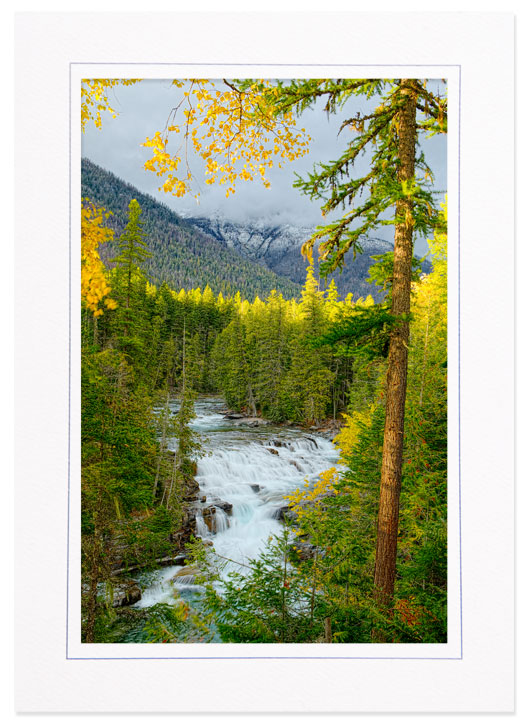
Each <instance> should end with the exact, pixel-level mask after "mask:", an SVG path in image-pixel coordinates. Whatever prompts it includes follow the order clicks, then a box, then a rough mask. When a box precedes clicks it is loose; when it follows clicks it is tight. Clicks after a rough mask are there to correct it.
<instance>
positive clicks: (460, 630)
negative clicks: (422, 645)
mask: <svg viewBox="0 0 525 725" xmlns="http://www.w3.org/2000/svg"><path fill="white" fill-rule="evenodd" d="M458 69H459V78H458V85H459V87H458V498H459V500H458V506H459V640H460V645H461V659H463V568H462V565H463V559H462V546H461V65H460V66H458ZM447 231H448V230H447ZM447 246H448V237H447ZM447 513H448V512H447ZM447 606H448V602H447Z"/></svg>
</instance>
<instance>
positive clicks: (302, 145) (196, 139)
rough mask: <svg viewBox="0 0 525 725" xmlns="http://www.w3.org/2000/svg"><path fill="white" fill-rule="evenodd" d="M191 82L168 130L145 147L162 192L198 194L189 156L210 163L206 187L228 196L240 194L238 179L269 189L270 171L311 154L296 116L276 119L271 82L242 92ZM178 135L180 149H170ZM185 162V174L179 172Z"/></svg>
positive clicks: (303, 130)
mask: <svg viewBox="0 0 525 725" xmlns="http://www.w3.org/2000/svg"><path fill="white" fill-rule="evenodd" d="M174 83H175V82H174ZM188 83H189V90H187V91H184V94H183V98H182V100H181V102H180V103H179V105H178V106H177V107H176V108H174V109H173V110H172V112H171V114H170V117H169V118H168V121H167V123H166V127H165V129H164V131H162V132H160V131H157V132H156V133H155V135H154V136H153V137H152V138H147V139H146V141H145V142H144V144H143V146H145V147H148V148H151V149H152V153H153V155H152V157H151V158H150V159H149V160H148V161H146V163H145V164H144V166H145V168H146V169H147V170H149V171H153V172H154V173H155V174H157V176H159V177H161V178H163V179H164V181H163V184H162V186H161V187H159V189H161V190H163V191H165V192H168V193H172V194H174V195H175V196H179V197H180V196H184V194H186V193H188V192H192V193H193V189H192V187H191V181H192V174H191V171H190V166H189V152H190V151H193V152H194V153H195V154H197V155H198V156H200V157H201V158H202V159H203V161H204V163H205V171H204V173H205V176H206V180H205V183H206V184H214V183H215V182H218V183H219V185H224V186H225V187H226V189H225V191H226V196H227V197H228V196H230V194H234V193H235V183H236V181H237V180H244V181H253V180H254V179H255V178H259V179H260V180H261V181H262V183H263V185H264V186H265V187H267V188H268V187H269V186H270V182H269V181H268V179H267V177H266V172H267V169H270V168H272V167H273V165H274V163H277V164H278V165H279V166H280V165H281V161H293V160H294V159H296V158H298V157H300V156H303V155H304V154H306V153H308V143H309V141H310V137H309V136H308V135H307V134H306V132H305V129H304V128H303V129H297V128H296V121H295V119H294V118H293V116H292V114H291V113H284V114H280V115H279V116H278V115H277V109H276V107H275V106H274V105H273V102H272V97H273V96H274V91H275V90H276V89H274V88H273V87H272V86H271V85H270V83H269V82H268V81H256V82H254V83H253V84H252V85H251V86H249V87H247V88H243V89H242V90H240V89H238V88H236V87H235V86H234V85H233V84H230V83H227V86H228V88H227V89H226V90H224V89H222V88H221V90H217V89H216V85H215V83H214V82H213V81H210V80H192V81H189V82H188ZM175 85H177V86H179V87H181V85H182V84H181V82H180V81H179V82H176V83H175ZM177 134H178V135H179V138H180V139H181V142H180V144H179V145H178V147H177V148H176V149H175V150H174V151H171V150H168V144H169V143H170V141H171V140H173V139H174V138H175V137H176V136H177ZM182 160H184V171H183V172H179V166H180V164H181V162H182ZM194 195H195V196H196V197H198V196H199V193H198V192H197V193H194Z"/></svg>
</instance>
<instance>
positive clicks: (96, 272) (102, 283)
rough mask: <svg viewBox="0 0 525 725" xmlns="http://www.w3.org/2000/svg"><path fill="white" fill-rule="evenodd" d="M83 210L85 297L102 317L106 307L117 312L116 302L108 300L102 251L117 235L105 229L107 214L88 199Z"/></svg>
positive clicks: (93, 310) (82, 279)
mask: <svg viewBox="0 0 525 725" xmlns="http://www.w3.org/2000/svg"><path fill="white" fill-rule="evenodd" d="M84 202H85V203H84V205H83V206H82V210H81V273H80V290H81V298H82V300H83V301H84V302H85V304H86V306H87V308H88V309H89V310H91V311H92V312H93V315H94V316H95V317H100V315H102V314H103V312H104V310H103V307H102V306H101V304H102V302H103V303H104V306H105V307H106V308H107V309H109V310H114V309H115V308H116V306H117V303H116V302H115V300H113V299H111V298H110V297H108V295H109V293H110V292H111V289H110V287H109V285H108V283H107V279H106V270H105V268H104V265H103V263H102V260H101V259H100V256H99V253H98V248H99V246H100V245H101V244H103V243H104V242H106V241H108V240H109V239H111V238H112V237H113V232H112V231H111V230H110V229H107V228H106V227H104V226H103V225H104V220H105V218H106V217H107V213H106V212H105V211H104V209H97V208H96V207H95V206H93V204H91V203H89V202H88V201H87V200H84Z"/></svg>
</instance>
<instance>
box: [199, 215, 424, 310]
mask: <svg viewBox="0 0 525 725" xmlns="http://www.w3.org/2000/svg"><path fill="white" fill-rule="evenodd" d="M186 221H187V222H189V223H190V224H192V225H193V226H194V227H195V228H196V229H199V230H200V231H202V232H204V234H206V235H207V236H208V237H209V238H210V239H214V240H215V241H217V242H220V243H221V244H224V245H225V246H227V247H228V248H229V249H232V250H235V251H237V252H239V253H240V254H242V255H243V256H245V257H246V258H247V259H252V260H253V261H256V262H259V263H262V264H264V265H265V266H266V267H267V268H268V269H270V270H272V271H273V272H275V273H276V274H278V275H281V276H283V277H288V278H289V279H290V280H292V281H293V282H296V283H297V284H299V285H302V284H303V283H304V280H305V276H306V266H307V262H306V260H305V259H304V257H303V256H302V255H301V247H302V245H303V244H304V242H305V241H306V240H307V239H308V238H309V237H310V236H311V235H312V233H313V231H314V229H315V227H301V226H293V225H291V224H286V225H272V224H268V223H267V222H257V221H256V222H246V223H238V222H232V221H229V220H227V219H225V218H224V217H222V216H221V215H219V214H215V215H214V216H212V217H186ZM362 247H363V251H362V252H361V254H357V255H356V257H355V259H354V258H353V255H352V253H349V254H347V257H346V259H345V266H344V267H343V269H342V270H341V272H339V271H336V272H334V273H333V274H331V275H330V276H329V277H328V278H327V279H326V281H324V280H323V281H322V284H323V286H324V287H327V286H328V284H329V283H330V280H331V279H332V278H333V279H335V283H336V285H337V289H338V291H339V295H340V296H341V297H343V298H344V297H346V295H347V294H348V293H352V295H353V298H354V300H355V299H357V298H358V297H366V296H367V295H372V297H373V298H374V299H375V300H376V301H378V300H379V299H380V298H381V296H382V294H381V292H380V291H379V290H378V288H377V287H376V286H375V285H373V284H369V283H368V282H367V281H366V279H367V277H368V270H369V268H370V266H371V265H372V264H373V263H374V260H373V259H372V256H374V255H378V254H385V253H386V252H392V251H393V249H394V245H393V244H392V243H390V242H387V241H385V240H383V239H366V240H364V242H363V243H362ZM314 259H315V255H314ZM423 271H425V272H428V271H430V264H429V263H428V262H423Z"/></svg>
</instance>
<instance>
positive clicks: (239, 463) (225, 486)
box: [136, 398, 338, 607]
mask: <svg viewBox="0 0 525 725" xmlns="http://www.w3.org/2000/svg"><path fill="white" fill-rule="evenodd" d="M223 407H224V402H223V401H218V400H217V399H216V398H213V399H209V398H208V399H200V400H199V401H198V403H197V405H196V412H197V418H196V419H195V421H194V422H193V424H192V427H194V429H195V430H197V431H199V432H201V433H203V434H204V435H205V436H206V439H207V440H206V443H205V450H206V455H205V456H204V457H203V458H201V459H200V460H199V461H198V465H197V474H196V480H197V481H198V483H199V488H200V493H201V495H202V497H203V498H204V497H205V500H204V501H203V502H202V503H201V504H200V506H201V509H200V511H198V512H197V515H196V533H197V535H198V536H200V537H201V538H202V539H204V540H208V541H211V542H212V544H213V548H214V550H215V552H216V554H218V555H219V556H220V557H224V559H225V560H230V561H229V562H228V563H227V564H226V568H225V571H226V572H227V571H228V570H231V569H236V568H240V567H241V566H242V565H246V564H247V563H248V561H249V560H250V559H254V558H256V557H257V556H258V555H259V554H260V553H261V552H262V550H263V549H264V548H265V546H266V544H267V541H268V537H269V536H272V535H273V536H275V535H278V534H279V533H280V530H281V528H282V524H281V522H280V521H279V520H278V514H279V511H280V510H281V509H282V508H284V507H285V506H286V505H287V501H286V500H285V499H284V498H283V497H284V496H285V495H288V494H291V493H293V492H294V491H296V490H297V489H298V488H302V487H303V485H304V482H305V479H306V478H308V479H309V480H310V481H312V480H314V479H315V478H316V477H317V476H319V474H320V473H321V472H322V471H324V470H326V469H327V468H330V467H332V466H334V465H336V463H337V459H338V454H337V451H336V449H335V446H334V445H333V443H331V442H330V441H328V440H326V439H324V438H321V437H318V436H314V435H309V434H306V433H305V432H304V431H302V430H299V429H296V428H281V427H277V426H271V425H264V426H259V427H257V428H253V427H249V426H247V425H243V423H242V421H241V422H240V423H238V424H237V423H236V422H232V421H231V420H228V419H225V418H224V416H223V415H221V414H220V413H219V412H218V411H219V410H221V408H223ZM230 507H231V508H230ZM210 524H211V527H210ZM232 562H237V564H234V563H232ZM181 570H182V567H180V566H176V567H168V568H166V569H163V570H161V572H159V576H158V578H157V579H156V581H155V584H154V585H152V586H150V587H147V588H146V590H145V591H144V593H143V597H142V600H141V601H140V602H138V603H137V605H136V606H139V607H147V606H151V605H152V604H153V603H155V602H156V601H157V602H158V601H170V597H171V598H172V597H173V594H172V587H173V585H174V586H175V587H176V589H177V590H178V591H179V592H180V593H181V594H182V593H183V592H184V591H187V590H190V591H191V590H195V588H196V586H195V584H194V583H193V577H191V576H188V577H186V576H178V577H177V576H176V575H177V573H178V572H179V571H181ZM182 574H184V572H182ZM173 577H175V579H174V580H173V582H171V580H172V579H173Z"/></svg>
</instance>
